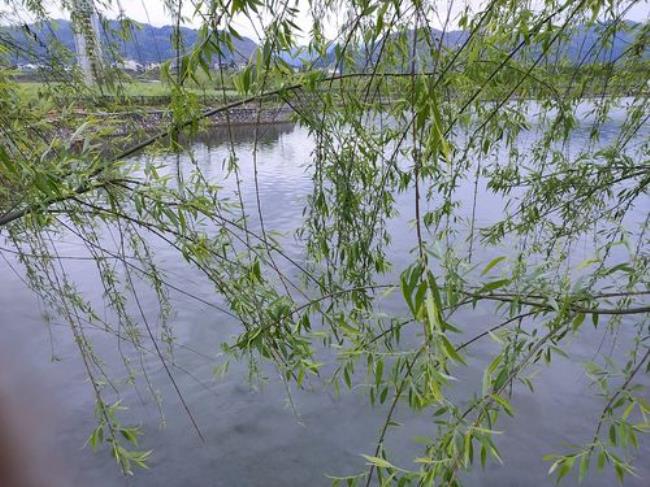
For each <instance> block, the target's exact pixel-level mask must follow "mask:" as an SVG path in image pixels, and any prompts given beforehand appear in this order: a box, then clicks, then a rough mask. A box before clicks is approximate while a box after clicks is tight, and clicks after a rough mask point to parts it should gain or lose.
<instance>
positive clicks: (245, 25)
mask: <svg viewBox="0 0 650 487" xmlns="http://www.w3.org/2000/svg"><path fill="white" fill-rule="evenodd" d="M99 1H103V2H104V3H110V4H112V8H111V9H109V10H106V9H104V12H103V13H104V14H106V16H107V17H109V18H111V17H113V18H114V17H116V16H117V14H118V11H119V10H118V9H119V7H118V6H121V7H122V9H123V10H124V13H125V14H126V16H127V17H129V18H131V19H133V20H136V21H138V22H142V23H150V24H152V25H155V26H158V27H160V26H163V25H169V24H172V23H174V20H173V17H172V15H171V14H170V12H169V11H168V10H167V9H166V8H165V7H164V6H163V5H164V1H163V0H99ZM290 1H291V2H292V3H291V4H293V2H295V1H296V0H290ZM195 2H196V0H185V2H184V3H185V8H184V10H183V12H184V15H185V16H186V17H187V18H188V22H187V23H186V24H185V25H187V26H188V27H198V26H199V25H200V24H201V19H200V17H196V16H195V17H194V18H192V10H193V7H192V5H193V3H195ZM450 2H451V4H452V15H451V18H452V22H450V25H451V26H452V28H453V27H454V24H455V22H454V21H453V20H454V19H456V18H457V17H458V15H459V13H460V12H462V10H463V8H464V6H465V5H469V6H470V8H472V9H474V10H476V9H478V8H480V6H481V4H484V3H486V0H438V3H439V5H440V10H441V11H446V8H447V5H449V3H450ZM60 3H61V2H60V0H59V1H56V0H51V1H49V5H48V10H49V12H50V14H51V15H52V16H53V17H54V18H69V14H68V13H67V12H66V11H65V10H62V9H61V8H60V7H59V6H58V5H60ZM96 3H99V2H98V1H97V0H96ZM297 3H298V8H299V10H300V13H299V15H298V19H297V22H296V24H297V25H298V26H300V27H301V28H302V29H303V30H305V31H308V30H309V28H310V26H311V23H310V21H309V18H310V16H309V13H308V5H309V3H308V0H298V2H297ZM535 3H543V0H534V1H533V5H534V4H535ZM45 4H46V5H47V4H48V2H47V0H46V1H45ZM0 11H4V12H7V7H6V4H5V6H4V7H2V6H0ZM338 17H339V18H327V19H324V25H325V35H326V37H328V38H330V39H332V38H334V37H336V35H337V33H338V31H339V27H340V25H341V23H342V22H343V20H344V18H343V17H344V16H343V15H340V16H338ZM626 17H627V18H628V19H629V20H634V21H637V22H643V21H647V20H648V19H649V17H650V0H641V1H639V2H638V3H637V4H636V5H634V6H633V7H632V8H631V9H630V11H629V12H628V14H627V15H626ZM442 21H444V19H442ZM442 21H440V22H438V23H440V24H442ZM233 27H234V28H235V29H237V30H238V31H239V32H240V33H241V34H243V35H245V36H247V37H250V38H252V39H254V40H258V35H257V31H256V30H255V29H254V28H253V27H252V26H251V24H250V22H249V21H248V20H247V19H244V18H241V19H236V20H235V21H234V22H233ZM433 27H437V28H440V27H441V25H435V21H434V25H433Z"/></svg>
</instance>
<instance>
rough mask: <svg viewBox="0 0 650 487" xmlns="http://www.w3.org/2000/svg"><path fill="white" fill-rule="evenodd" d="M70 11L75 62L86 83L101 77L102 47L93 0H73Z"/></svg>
mask: <svg viewBox="0 0 650 487" xmlns="http://www.w3.org/2000/svg"><path fill="white" fill-rule="evenodd" d="M72 5H73V11H72V12H71V18H72V29H73V31H74V44H75V49H76V51H77V62H78V63H79V67H80V68H81V72H82V73H83V75H84V79H85V80H86V83H87V84H88V85H95V84H97V83H98V82H99V81H100V79H101V76H100V74H101V63H102V48H101V43H100V41H99V39H100V36H99V32H100V31H99V16H98V15H97V10H95V4H94V2H93V0H73V2H72Z"/></svg>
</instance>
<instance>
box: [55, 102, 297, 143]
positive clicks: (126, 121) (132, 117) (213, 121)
mask: <svg viewBox="0 0 650 487" xmlns="http://www.w3.org/2000/svg"><path fill="white" fill-rule="evenodd" d="M292 113H293V112H292V110H291V108H289V107H288V106H286V105H283V106H278V107H268V106H267V107H262V108H261V109H260V110H259V114H258V107H257V106H256V105H254V104H253V105H243V106H241V107H237V108H231V109H230V110H228V111H227V112H226V111H223V112H219V113H217V114H215V115H212V116H210V117H207V118H206V120H207V121H208V122H209V124H210V125H212V126H215V127H219V126H226V125H228V124H230V125H254V124H257V123H260V124H269V123H286V122H289V121H291V114H292ZM77 115H78V116H79V117H80V118H82V117H83V118H86V117H89V116H90V117H92V118H95V119H96V120H97V121H98V122H99V123H98V124H97V126H99V127H103V128H105V129H109V128H110V129H109V131H110V132H111V133H110V135H113V136H123V135H128V134H129V133H131V132H132V131H133V129H134V127H137V128H138V129H140V130H144V131H147V132H148V131H155V130H157V129H160V128H162V127H165V126H167V124H168V123H169V122H171V113H170V112H169V111H167V110H142V111H132V112H92V113H90V112H86V111H78V112H77ZM52 122H54V123H56V120H55V119H54V118H53V119H52Z"/></svg>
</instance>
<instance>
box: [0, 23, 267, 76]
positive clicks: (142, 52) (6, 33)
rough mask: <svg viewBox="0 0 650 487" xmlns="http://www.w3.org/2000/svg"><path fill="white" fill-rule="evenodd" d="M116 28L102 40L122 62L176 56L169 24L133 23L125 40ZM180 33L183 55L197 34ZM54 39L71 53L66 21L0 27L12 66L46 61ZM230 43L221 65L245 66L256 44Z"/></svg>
mask: <svg viewBox="0 0 650 487" xmlns="http://www.w3.org/2000/svg"><path fill="white" fill-rule="evenodd" d="M120 29H121V28H120V24H119V22H118V21H115V20H110V21H107V26H106V27H105V28H103V31H102V37H103V40H104V41H110V43H111V44H113V45H115V46H116V48H117V51H118V52H119V54H120V56H121V57H122V58H123V59H125V60H131V61H134V62H135V63H138V64H141V65H144V66H146V65H149V64H152V63H161V62H165V61H167V60H169V59H173V58H174V57H175V56H176V50H175V49H174V44H173V40H172V39H173V32H174V27H172V26H170V25H166V26H163V27H155V26H153V25H150V24H135V25H134V27H133V28H132V29H130V31H131V35H130V38H129V39H128V40H124V39H122V38H121V37H120V35H119V34H118V33H119V31H120ZM180 30H181V38H182V42H183V52H185V51H187V50H189V49H190V47H191V46H193V45H194V44H195V43H196V41H197V37H198V34H197V30H195V29H191V28H188V27H181V29H180ZM55 40H56V41H58V42H59V43H60V44H61V45H62V46H64V47H65V48H67V49H69V50H70V51H72V52H74V35H73V31H72V24H71V22H70V21H68V20H55V21H52V22H49V23H46V24H43V23H40V24H30V25H24V26H11V27H0V43H4V44H7V42H10V43H11V44H12V47H13V49H11V50H10V52H11V56H12V57H11V58H10V59H9V61H10V62H11V63H12V64H26V63H37V62H38V60H39V59H40V60H47V59H49V58H50V57H51V56H53V50H52V47H51V46H52V45H53V43H54V41H55ZM107 43H108V42H107ZM233 44H234V46H235V51H234V52H232V53H231V52H230V51H228V50H227V49H226V48H224V51H227V55H226V57H225V59H224V63H230V62H234V63H236V64H242V63H245V62H246V61H247V60H248V59H249V58H250V56H251V54H253V52H254V51H255V49H256V48H257V44H256V43H255V42H254V41H253V40H251V39H249V38H247V37H244V38H242V39H233ZM106 55H108V54H106ZM215 61H216V60H215ZM131 64H133V63H131Z"/></svg>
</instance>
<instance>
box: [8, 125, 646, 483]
mask: <svg viewBox="0 0 650 487" xmlns="http://www.w3.org/2000/svg"><path fill="white" fill-rule="evenodd" d="M261 133H262V135H261V144H260V147H259V157H258V159H259V170H260V173H259V181H260V198H261V203H262V208H263V211H264V218H265V222H266V225H267V227H268V228H270V229H273V230H275V231H278V232H283V233H284V234H285V235H286V237H285V238H284V239H283V242H284V245H285V246H286V248H287V249H288V252H289V253H290V254H291V255H295V256H300V254H301V252H302V244H301V243H300V242H299V241H297V240H296V239H294V238H293V237H292V232H293V231H294V230H295V228H296V227H297V226H298V225H299V224H300V223H301V219H302V209H303V207H304V204H305V198H306V197H307V195H308V194H309V193H310V191H311V188H312V182H311V178H310V174H309V170H308V169H307V168H306V167H305V161H308V160H309V157H310V154H311V151H312V148H313V142H312V140H311V138H310V137H309V135H308V133H307V131H306V130H305V129H304V128H301V127H298V126H294V125H291V124H278V125H267V126H264V127H262V128H261ZM253 136H254V129H253V128H251V127H240V128H236V129H235V132H234V142H235V147H236V151H237V153H238V155H239V157H240V166H241V168H242V181H243V187H242V190H243V195H244V200H245V202H246V204H247V207H248V208H250V209H253V208H254V196H255V194H254V185H253V178H252V164H251V156H250V154H251V151H252V147H253ZM225 141H226V134H225V131H220V130H215V131H211V132H210V133H209V134H207V135H205V136H203V137H201V138H200V139H198V140H197V141H196V142H195V143H194V147H193V150H194V154H195V156H196V160H197V161H198V164H200V166H201V168H202V169H203V171H204V172H205V174H206V175H207V176H209V177H211V178H212V179H214V180H218V181H222V184H223V185H224V191H225V194H230V195H231V196H232V195H233V194H234V193H233V190H234V183H233V181H232V178H224V177H223V174H224V170H223V167H222V161H223V159H224V158H225V157H227V154H228V146H227V144H226V143H225ZM161 162H163V163H164V162H168V163H173V164H175V163H176V160H175V156H164V157H162V158H161ZM180 163H181V164H182V165H188V164H191V162H190V161H189V159H188V158H187V157H185V156H182V157H181V160H180ZM463 184H465V185H466V187H465V188H461V190H460V193H461V194H462V195H463V197H462V199H463V201H464V202H465V203H466V205H465V208H464V209H461V212H466V213H465V214H467V211H469V210H468V207H469V204H468V203H469V202H470V201H471V194H472V183H471V181H468V182H465V183H463ZM480 191H481V198H482V199H480V202H481V203H480V204H479V206H478V213H477V221H478V223H479V224H486V223H490V222H493V221H495V219H496V218H498V217H499V215H500V212H501V205H500V202H499V201H498V199H496V198H494V197H493V196H491V195H489V194H488V193H487V192H486V191H485V188H481V189H480ZM408 198H409V195H408V194H405V195H401V196H399V197H398V201H397V204H398V207H399V208H400V209H401V210H402V212H401V215H400V217H399V218H397V219H395V220H393V221H391V222H390V231H391V234H392V235H393V242H392V244H391V247H390V251H389V255H390V257H391V259H392V261H393V263H394V265H395V269H396V271H398V270H400V269H401V268H403V267H404V266H405V265H407V264H408V263H410V262H411V255H410V254H409V252H410V250H411V249H412V248H413V246H414V244H415V237H414V231H413V229H412V224H411V223H410V222H409V221H410V220H411V216H409V215H410V204H409V201H410V200H408ZM647 211H648V206H647V205H645V207H643V206H642V207H641V208H640V209H639V210H638V211H637V213H635V216H634V217H633V218H641V217H643V216H644V213H647ZM58 238H60V239H61V242H62V243H61V244H60V248H59V250H60V252H61V254H62V255H68V256H80V255H82V253H83V249H82V248H81V247H80V246H79V243H78V242H75V241H74V239H71V238H69V237H67V236H66V235H60V236H59V237H58ZM500 252H504V250H503V249H488V250H484V251H480V250H479V251H478V253H477V256H476V258H477V261H479V262H481V261H485V262H487V261H488V260H489V259H490V258H492V257H494V256H495V255H499V253H500ZM506 252H507V249H506ZM587 253H588V252H587ZM157 256H158V259H159V261H160V262H161V263H162V265H163V266H164V268H165V272H166V275H167V277H168V278H169V279H171V280H172V281H174V282H175V283H177V285H178V284H179V283H180V286H181V287H182V288H183V289H184V290H186V291H190V292H192V293H194V294H197V295H199V296H201V297H202V298H204V299H206V300H208V301H214V293H213V290H212V288H211V286H210V285H207V284H206V283H205V281H203V280H201V279H200V277H199V276H198V275H195V274H194V273H192V272H188V270H187V266H186V264H184V263H183V262H182V261H181V260H180V259H179V258H178V257H177V256H176V255H175V254H174V253H173V252H171V251H170V250H169V249H166V248H165V247H160V248H159V250H158V254H157ZM5 257H7V260H5V261H2V260H0V323H1V324H2V328H3V339H2V343H1V344H0V354H2V355H1V356H2V358H1V359H0V367H1V369H2V370H1V372H0V390H2V391H4V392H5V393H7V391H9V394H12V395H15V396H19V397H18V398H17V403H19V404H22V405H26V406H25V408H26V409H25V411H26V412H25V414H28V415H31V416H27V417H35V418H38V421H36V422H34V423H31V422H30V428H26V432H28V431H29V430H30V429H31V430H33V431H30V432H29V434H30V435H31V434H34V438H38V439H39V440H38V441H40V442H41V443H40V444H41V446H42V447H43V448H42V450H43V452H42V454H43V455H45V456H48V457H49V459H50V461H51V462H52V464H53V465H54V467H53V468H54V469H55V470H54V471H56V472H58V473H57V475H60V476H61V477H62V478H65V479H66V482H68V483H69V484H70V485H92V486H113V485H147V486H154V485H182V486H184V487H190V486H248V485H251V486H269V487H270V486H320V485H329V482H330V481H329V480H328V479H327V478H326V477H325V474H331V475H346V474H353V473H357V472H359V471H360V470H361V469H362V468H363V465H364V460H363V458H362V457H361V456H360V455H361V454H362V453H367V454H371V453H372V452H373V450H374V442H375V441H376V439H377V435H378V430H379V428H380V426H381V424H382V422H383V419H384V417H385V413H386V408H385V407H383V406H382V407H376V408H374V409H373V408H371V407H370V405H369V403H368V398H367V395H365V394H364V393H363V391H361V390H354V391H344V392H343V393H342V395H341V396H340V397H335V396H334V395H333V394H332V393H330V392H327V391H325V390H324V388H323V387H322V384H320V383H319V381H313V382H312V383H310V384H309V386H308V387H307V388H306V390H301V391H293V399H294V402H295V408H296V410H295V411H294V410H292V408H290V407H288V404H287V394H286V390H285V388H284V385H283V384H282V382H281V381H280V380H278V378H277V377H276V376H275V374H274V373H273V369H271V368H268V369H265V373H266V375H267V377H268V380H267V381H266V383H265V384H263V385H261V386H260V385H252V386H251V385H249V384H248V383H247V382H246V366H245V364H231V367H230V370H229V371H228V373H227V374H226V375H225V377H224V378H222V379H215V378H214V374H213V368H214V366H215V365H216V364H218V363H220V361H221V360H222V358H221V356H220V348H219V345H220V343H221V342H223V341H224V340H227V339H228V338H230V337H231V336H232V335H233V334H234V333H236V332H237V331H238V328H237V324H236V323H234V322H233V320H232V318H229V317H227V316H225V315H223V314H220V313H218V312H217V311H215V310H214V309H212V308H210V307H208V306H205V305H202V304H200V303H197V302H196V301H195V300H192V299H190V298H188V297H187V296H184V295H181V294H178V293H173V292H172V301H173V303H174V306H175V307H174V314H173V318H172V320H171V321H172V323H173V326H174V330H175V335H176V343H177V346H176V349H175V352H174V353H175V363H176V364H178V367H179V368H177V369H175V370H174V376H175V379H176V381H177V382H178V385H179V387H180V389H181V391H182V392H183V395H184V397H185V398H186V400H187V402H188V404H189V407H190V408H191V410H192V412H193V414H194V416H195V417H196V420H197V422H198V424H199V426H200V428H201V430H202V432H203V434H204V436H205V438H206V442H205V444H203V443H202V442H201V441H200V440H199V439H198V438H197V436H196V434H195V432H194V431H193V429H192V428H191V425H190V423H189V421H188V418H187V416H186V415H185V413H184V412H183V409H182V407H181V406H180V404H179V402H178V399H177V397H176V395H175V394H174V391H173V390H172V388H171V387H170V385H169V381H168V378H167V376H166V374H165V372H164V370H163V369H162V367H161V366H160V364H159V362H158V361H157V359H156V358H155V357H154V356H152V357H151V358H150V360H149V361H147V363H146V366H147V368H148V370H149V373H150V378H151V381H152V383H153V384H154V385H155V387H156V389H157V390H159V391H160V395H161V399H162V403H163V410H164V418H165V421H164V424H161V416H160V414H159V412H158V409H157V407H156V405H155V403H154V401H152V399H151V397H150V395H149V393H148V392H147V391H146V390H144V389H143V388H142V387H140V390H139V392H137V393H136V392H135V391H133V389H131V388H126V387H121V389H123V390H124V392H123V395H122V399H123V402H124V404H127V405H128V406H129V410H128V412H125V414H126V416H127V418H130V419H131V420H132V421H134V422H139V423H140V424H141V425H142V427H143V429H144V432H145V435H144V437H143V438H142V448H143V449H151V450H153V455H152V458H151V462H150V466H151V468H150V469H149V470H137V471H136V472H135V475H134V476H133V477H124V476H122V475H121V474H120V473H119V470H118V468H117V466H116V465H115V463H114V462H113V460H112V459H111V458H110V456H109V455H108V453H107V452H106V451H100V452H97V453H93V452H92V451H91V450H90V448H88V447H85V448H84V443H85V442H86V439H87V437H88V435H89V433H90V432H91V430H92V428H93V427H94V425H95V418H94V416H93V395H92V391H91V387H90V385H89V383H88V381H87V380H86V377H85V374H84V371H83V367H82V365H81V361H80V359H79V357H78V353H77V349H76V347H75V346H74V343H73V341H72V339H71V336H70V332H69V330H68V329H67V327H66V326H65V325H63V324H61V323H60V322H59V321H57V319H56V318H53V324H52V326H51V335H52V336H50V332H49V331H48V328H47V327H46V326H45V324H44V323H45V319H44V318H43V314H44V313H45V312H46V310H44V309H43V308H42V306H41V305H40V304H39V302H38V301H37V300H36V299H35V297H34V295H33V294H32V293H31V292H30V290H29V289H27V287H26V286H25V284H24V283H23V282H22V280H21V279H22V275H21V272H20V270H19V269H18V268H16V269H17V271H18V272H17V273H14V272H12V270H11V269H10V267H9V264H10V263H12V260H11V257H10V256H7V255H5ZM91 265H92V264H91V263H89V262H88V261H84V260H68V261H66V266H68V269H69V271H70V273H71V275H72V276H74V278H75V279H76V281H77V282H78V283H80V285H81V287H82V288H83V289H84V292H87V293H88V294H89V296H90V298H91V299H92V300H95V301H97V302H101V293H102V291H101V290H100V289H97V287H96V286H95V285H94V284H93V283H94V282H95V275H94V273H93V271H92V270H91V269H92V267H89V266H91ZM144 306H145V311H146V313H147V314H150V315H151V316H155V315H156V314H157V312H158V308H157V303H156V301H155V300H154V299H153V297H151V298H148V299H145V301H144ZM397 306H398V305H397V304H396V303H394V302H393V301H391V300H390V299H389V300H387V302H386V307H387V309H393V307H397ZM454 323H455V324H460V325H462V327H463V329H464V330H468V335H471V331H472V330H482V329H483V328H484V327H485V324H486V323H495V324H496V323H497V320H496V318H495V317H494V316H493V315H492V314H490V313H489V312H488V311H482V310H481V309H479V310H478V311H476V312H463V313H459V314H458V315H457V316H456V317H455V321H454ZM94 338H95V339H96V340H97V341H96V344H97V345H96V346H97V347H98V350H99V351H100V352H101V353H102V354H103V355H104V356H105V357H106V362H107V368H108V369H109V370H113V367H114V370H115V371H118V372H119V371H120V370H121V369H120V368H119V367H117V366H114V365H113V364H112V361H115V362H118V360H117V359H118V357H117V356H116V353H115V343H116V341H115V339H114V338H110V337H106V336H103V335H102V334H100V333H97V335H96V336H95V337H94ZM601 338H602V331H601V330H599V331H598V332H589V333H584V334H582V335H581V336H580V339H579V340H572V341H571V345H570V347H569V349H570V351H571V352H572V357H573V359H572V360H567V359H563V358H561V357H559V356H557V357H556V358H554V360H553V363H552V364H551V366H549V367H542V368H539V369H537V371H538V372H539V373H538V375H537V377H536V379H535V386H536V393H535V394H533V393H531V392H529V391H528V390H526V389H525V388H524V387H516V388H515V391H514V395H513V398H512V403H513V405H514V408H515V410H516V412H517V414H516V416H515V418H514V419H511V418H506V419H504V420H503V423H502V424H501V430H502V431H503V432H504V433H503V434H502V435H500V438H499V445H500V447H501V453H502V457H503V460H504V464H503V465H499V464H498V463H495V462H490V463H489V465H488V466H487V468H486V470H485V471H482V470H481V469H480V466H477V467H476V469H475V470H474V472H472V473H471V474H466V475H465V477H464V478H465V480H466V482H467V485H470V486H532V485H554V479H552V478H550V477H548V476H547V470H548V468H549V463H548V462H544V461H543V460H542V456H543V455H545V454H547V453H552V452H557V451H563V448H565V447H566V445H568V444H571V443H580V442H585V441H588V440H589V439H590V435H591V434H593V428H594V425H595V422H596V419H597V417H598V415H599V414H600V411H601V409H602V407H603V402H602V400H596V399H595V390H594V389H593V387H592V386H591V384H590V382H589V380H588V379H587V378H586V377H585V374H584V369H583V367H582V364H581V363H580V362H581V361H582V360H588V359H590V358H591V357H592V355H593V353H594V350H595V349H596V348H597V347H598V344H599V343H600V340H601ZM625 345H626V335H625V331H622V332H621V336H620V337H619V340H618V342H617V343H616V344H615V345H614V347H615V350H614V352H613V353H614V354H616V351H617V350H618V349H624V347H625ZM492 350H493V348H492V345H491V344H490V341H489V340H487V341H485V342H484V343H483V342H482V343H479V344H478V345H477V346H476V348H474V349H473V350H472V351H471V352H470V356H471V357H472V358H473V360H472V362H470V366H468V367H467V368H463V370H459V372H458V374H459V375H458V377H459V379H460V381H459V382H460V384H459V385H458V386H457V387H458V388H460V389H466V390H471V388H474V387H476V386H477V385H478V384H479V383H480V379H481V377H480V376H481V366H482V365H483V364H484V363H485V361H486V360H488V357H489V354H490V352H491V351H492ZM53 358H54V360H52V359H53ZM479 388H480V386H479ZM21 407H22V406H21ZM398 420H399V421H401V422H403V427H402V428H401V429H400V430H399V432H395V433H393V434H391V436H390V438H389V448H390V451H391V452H392V453H393V454H394V457H393V458H394V459H395V460H396V462H398V463H399V462H402V463H401V464H402V465H404V466H405V467H413V465H412V464H409V462H410V461H411V459H412V458H414V457H415V456H418V453H419V446H418V445H417V444H416V443H414V442H413V439H412V438H413V437H414V436H416V435H426V434H432V433H433V431H434V429H433V427H432V418H431V416H430V413H426V412H425V413H422V414H419V415H418V414H412V413H405V412H404V411H403V412H402V413H400V414H398ZM641 442H642V443H641V448H640V449H639V451H638V458H639V460H638V461H637V463H636V466H637V467H638V474H639V475H640V478H634V477H628V478H627V481H626V484H625V485H629V486H642V485H648V482H650V462H648V460H647V459H648V458H650V441H648V439H647V438H641ZM573 483H575V478H574V477H573V478H569V479H568V481H566V484H565V485H572V484H573ZM614 483H615V480H614V476H613V475H612V474H611V473H610V472H609V470H608V471H607V473H605V474H602V475H601V474H596V473H595V472H591V473H590V476H589V477H588V479H587V481H586V484H585V485H590V486H609V485H613V484H614Z"/></svg>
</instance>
